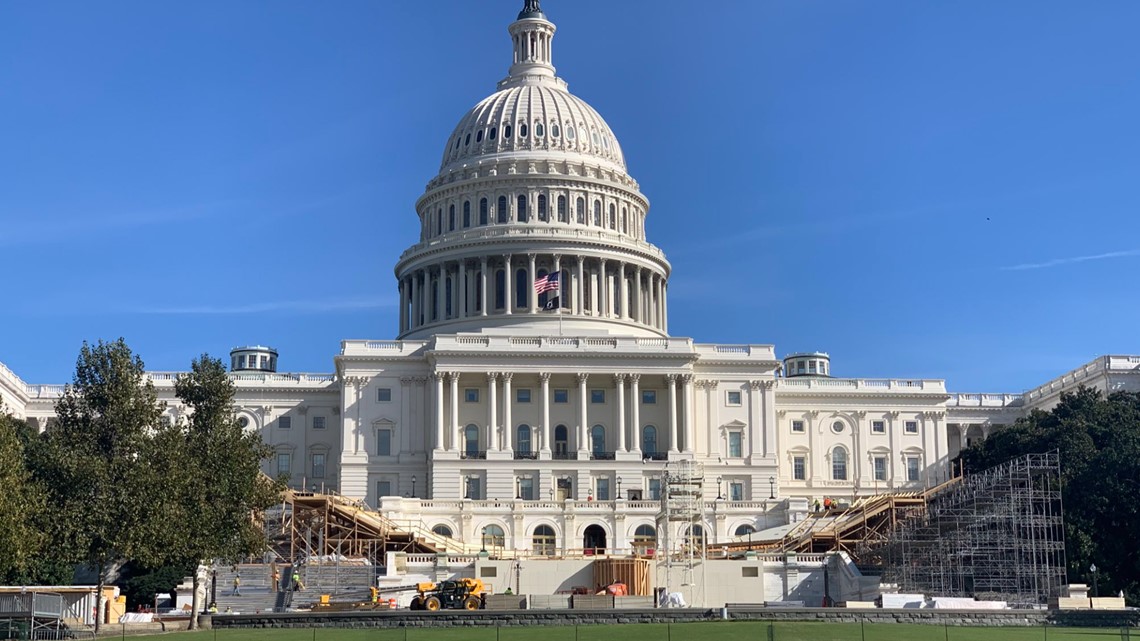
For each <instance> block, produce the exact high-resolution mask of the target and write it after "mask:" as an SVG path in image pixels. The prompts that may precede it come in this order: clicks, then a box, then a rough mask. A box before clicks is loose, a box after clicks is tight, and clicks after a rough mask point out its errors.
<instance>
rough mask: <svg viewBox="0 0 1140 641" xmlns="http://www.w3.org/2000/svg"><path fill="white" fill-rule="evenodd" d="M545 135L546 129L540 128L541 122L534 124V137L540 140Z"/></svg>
mask: <svg viewBox="0 0 1140 641" xmlns="http://www.w3.org/2000/svg"><path fill="white" fill-rule="evenodd" d="M545 135H546V128H545V127H543V126H542V123H541V122H536V123H534V137H535V138H542V137H543V136H545Z"/></svg>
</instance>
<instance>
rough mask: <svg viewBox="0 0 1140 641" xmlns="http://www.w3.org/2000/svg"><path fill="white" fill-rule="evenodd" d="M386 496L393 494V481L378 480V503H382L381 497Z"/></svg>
mask: <svg viewBox="0 0 1140 641" xmlns="http://www.w3.org/2000/svg"><path fill="white" fill-rule="evenodd" d="M384 496H392V482H391V481H376V503H377V504H379V503H380V498H381V497H384Z"/></svg>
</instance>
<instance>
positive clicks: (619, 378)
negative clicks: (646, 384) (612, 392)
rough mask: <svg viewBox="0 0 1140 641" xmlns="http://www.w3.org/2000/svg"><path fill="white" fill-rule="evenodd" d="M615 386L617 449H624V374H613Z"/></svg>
mask: <svg viewBox="0 0 1140 641" xmlns="http://www.w3.org/2000/svg"><path fill="white" fill-rule="evenodd" d="M614 387H615V388H617V433H618V440H617V451H619V452H624V451H625V374H614Z"/></svg>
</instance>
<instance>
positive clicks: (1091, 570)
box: [1089, 563, 1097, 597]
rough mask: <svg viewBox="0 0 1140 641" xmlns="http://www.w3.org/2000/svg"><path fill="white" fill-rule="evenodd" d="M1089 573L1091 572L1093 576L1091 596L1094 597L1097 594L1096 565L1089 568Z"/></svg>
mask: <svg viewBox="0 0 1140 641" xmlns="http://www.w3.org/2000/svg"><path fill="white" fill-rule="evenodd" d="M1089 572H1092V575H1093V596H1094V597H1095V596H1096V594H1097V590H1096V563H1093V564H1092V565H1090V566H1089Z"/></svg>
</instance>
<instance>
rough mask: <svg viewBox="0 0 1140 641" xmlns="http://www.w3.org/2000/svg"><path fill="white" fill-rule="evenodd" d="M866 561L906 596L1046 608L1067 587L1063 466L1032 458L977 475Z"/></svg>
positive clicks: (904, 525)
mask: <svg viewBox="0 0 1140 641" xmlns="http://www.w3.org/2000/svg"><path fill="white" fill-rule="evenodd" d="M860 547H861V549H860V550H859V553H858V557H859V558H860V561H861V564H867V563H874V564H881V566H882V580H883V581H884V582H887V583H897V584H898V585H899V589H900V590H901V591H904V592H921V593H925V594H932V595H938V596H963V597H976V598H977V599H980V600H993V601H1007V602H1008V603H1009V604H1010V605H1011V606H1020V607H1041V606H1044V605H1045V604H1046V603H1047V602H1048V599H1049V597H1052V596H1059V595H1060V594H1061V589H1062V586H1063V585H1064V583H1065V532H1064V523H1063V519H1062V509H1061V463H1060V455H1059V453H1058V452H1057V451H1053V452H1048V453H1045V454H1028V455H1026V456H1023V457H1020V458H1017V459H1014V460H1012V461H1008V462H1006V463H1003V464H1001V465H998V466H996V467H993V468H990V469H988V470H985V471H984V472H980V473H975V474H971V475H968V476H966V477H965V479H964V480H963V481H962V482H960V483H957V484H954V485H952V486H949V487H947V488H946V490H945V491H944V492H941V493H939V494H937V495H936V496H932V497H930V499H929V502H928V503H927V505H926V509H925V510H923V509H921V508H915V509H914V510H913V511H912V512H911V513H909V514H908V515H906V516H905V517H904V518H903V519H902V520H901V521H900V522H899V524H898V527H896V528H895V529H894V530H893V531H892V533H891V534H890V536H889V537H888V538H887V540H886V542H885V543H878V544H874V543H872V542H870V541H868V542H866V543H865V544H864V545H862V546H860Z"/></svg>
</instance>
